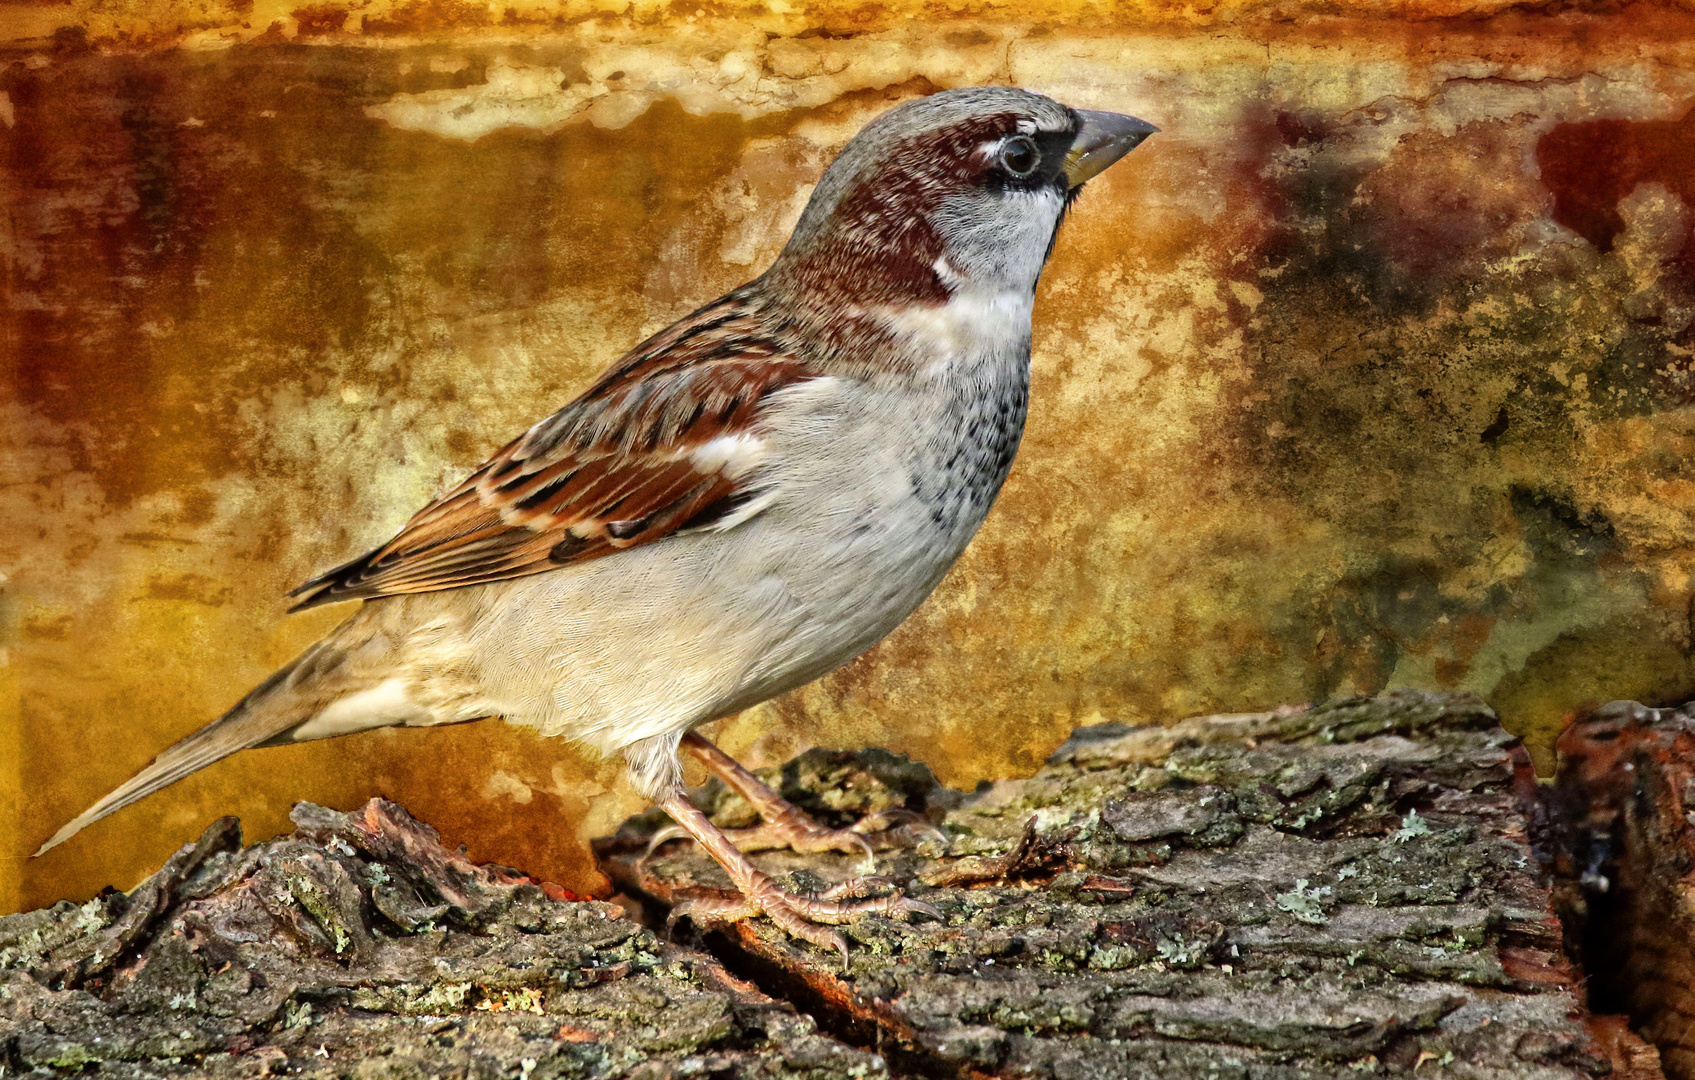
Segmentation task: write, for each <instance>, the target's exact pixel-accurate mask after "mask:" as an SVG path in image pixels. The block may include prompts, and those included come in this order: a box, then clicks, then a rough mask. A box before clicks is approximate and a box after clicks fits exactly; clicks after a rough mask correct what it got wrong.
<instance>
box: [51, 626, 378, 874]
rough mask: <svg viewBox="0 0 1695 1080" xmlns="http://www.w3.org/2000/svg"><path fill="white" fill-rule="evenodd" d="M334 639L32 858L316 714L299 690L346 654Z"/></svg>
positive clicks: (314, 698) (310, 697)
mask: <svg viewBox="0 0 1695 1080" xmlns="http://www.w3.org/2000/svg"><path fill="white" fill-rule="evenodd" d="M335 637H336V635H333V634H332V635H331V637H330V638H329V639H327V640H325V641H321V642H319V643H318V644H316V645H314V646H312V647H311V648H310V649H307V650H306V651H305V652H304V653H302V654H301V655H300V656H298V657H296V658H295V659H294V660H293V662H291V663H289V664H288V665H287V666H285V667H284V668H282V670H280V671H278V672H277V673H276V674H274V675H272V676H271V677H270V678H268V679H266V680H265V681H264V682H262V683H260V684H259V685H258V686H256V687H254V688H253V691H252V692H251V693H249V694H248V695H247V696H246V697H244V698H242V699H241V701H240V702H239V703H237V705H236V706H235V708H233V709H231V710H230V711H229V712H227V713H225V714H224V715H223V716H221V717H219V718H218V719H216V720H214V721H212V722H211V723H210V724H207V725H206V726H205V727H203V728H201V729H200V730H199V731H196V732H194V733H193V734H192V735H189V736H187V737H186V738H184V739H182V740H181V741H180V742H178V743H176V744H175V745H173V746H171V747H170V748H168V749H166V750H165V751H164V752H163V753H161V754H160V755H159V756H158V757H156V758H154V759H153V760H152V762H150V763H149V764H148V766H147V767H146V768H144V769H142V770H141V771H140V772H138V773H136V774H135V775H134V776H132V777H130V778H129V779H128V780H126V781H124V783H122V784H121V785H119V786H118V788H117V789H116V790H115V791H113V792H111V793H110V794H108V795H107V796H106V797H105V798H103V799H101V800H100V801H99V802H97V803H95V804H94V805H93V806H90V807H89V808H88V809H87V810H84V811H83V812H82V813H80V814H78V815H77V816H76V817H75V818H74V819H72V820H71V821H70V822H68V823H67V824H66V825H65V827H64V828H62V829H60V830H59V831H58V832H56V833H54V834H53V836H52V838H51V839H49V840H48V841H47V842H46V843H45V844H42V845H41V847H40V848H39V849H38V850H37V851H36V854H37V855H41V854H43V853H45V852H47V851H51V850H52V849H53V848H55V847H57V846H59V845H60V844H62V843H64V842H65V841H66V840H69V839H70V838H71V837H73V836H75V835H76V834H77V833H79V832H81V831H82V830H83V829H84V828H86V827H87V826H89V825H92V824H94V823H95V822H96V821H99V820H100V819H101V818H103V817H106V816H107V815H109V814H114V813H116V812H118V811H119V810H122V809H123V808H124V807H126V806H128V805H130V804H131V803H133V802H136V801H137V800H139V799H143V798H146V797H147V796H148V795H151V794H153V793H154V792H155V791H158V790H159V789H160V788H163V787H166V786H168V785H170V784H174V783H176V782H177V781H178V780H181V779H182V778H183V777H185V776H187V775H189V774H190V773H193V772H198V771H199V770H201V769H204V768H205V767H206V766H208V765H211V764H212V763H213V762H216V761H219V760H221V759H223V758H226V757H229V756H230V755H231V754H233V753H235V752H236V751H238V750H245V749H247V748H248V747H252V746H258V745H259V744H261V743H264V742H268V741H271V740H273V739H276V738H277V737H278V736H280V735H282V734H283V733H285V732H287V731H288V730H289V729H290V728H293V727H296V726H298V725H299V724H301V723H302V722H304V721H306V720H308V719H309V718H310V717H311V716H312V714H313V713H314V712H315V706H316V705H317V704H318V703H320V702H322V700H323V695H322V694H321V693H308V694H306V695H302V694H301V693H299V691H301V690H305V689H307V687H308V686H309V685H311V684H315V683H317V682H318V681H319V679H320V677H321V676H323V675H324V674H326V673H328V672H330V671H333V670H335V669H336V668H337V667H339V666H340V663H341V660H342V659H343V657H344V656H345V654H344V653H343V652H342V650H341V649H339V648H337V647H336V646H335V645H334V644H333V643H334V641H335ZM320 689H321V688H320ZM303 698H304V700H303Z"/></svg>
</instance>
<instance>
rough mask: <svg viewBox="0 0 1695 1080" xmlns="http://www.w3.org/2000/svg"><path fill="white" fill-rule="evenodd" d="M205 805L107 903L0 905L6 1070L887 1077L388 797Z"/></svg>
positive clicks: (733, 982)
mask: <svg viewBox="0 0 1695 1080" xmlns="http://www.w3.org/2000/svg"><path fill="white" fill-rule="evenodd" d="M293 817H294V821H295V823H296V824H297V826H298V829H297V831H296V832H295V833H294V834H293V835H291V836H286V837H282V838H279V839H276V840H271V841H266V842H264V843H260V844H255V845H253V846H251V847H248V848H245V849H244V848H242V846H241V842H240V839H241V838H240V830H239V828H238V827H237V826H236V824H235V821H234V819H231V818H223V819H221V820H219V821H218V822H216V823H214V824H213V825H212V826H211V827H210V828H208V829H207V830H206V832H205V834H204V835H203V836H202V837H201V838H200V840H199V841H198V842H197V843H195V844H191V845H185V846H184V847H183V848H182V849H181V850H180V851H179V852H178V853H177V854H176V855H175V856H173V857H172V859H171V860H170V861H169V862H168V863H167V864H166V865H165V866H164V867H163V868H162V869H161V870H160V871H159V872H158V873H157V874H155V875H153V876H152V877H151V878H149V879H148V880H147V881H146V882H144V883H143V884H141V885H140V886H138V887H137V888H136V889H135V890H133V891H132V892H130V893H129V894H127V895H125V894H123V893H117V892H107V893H105V894H102V895H101V896H99V897H96V898H95V899H93V900H90V901H89V902H87V903H85V904H82V905H74V904H71V903H68V902H66V903H59V904H56V905H54V906H53V907H50V908H44V909H40V910H37V911H31V912H27V913H25V914H21V915H13V916H8V917H6V918H4V919H0V1048H3V1051H0V1060H4V1061H5V1063H6V1066H5V1071H6V1073H7V1074H21V1075H43V1076H45V1075H63V1074H64V1073H65V1072H66V1071H76V1072H79V1073H82V1074H93V1075H98V1076H124V1077H152V1076H167V1075H168V1076H204V1077H236V1076H241V1077H251V1076H255V1075H302V1076H321V1077H330V1076H357V1077H361V1078H376V1077H384V1078H394V1080H400V1078H406V1077H420V1078H422V1077H438V1076H466V1077H493V1076H519V1077H522V1078H524V1080H548V1078H552V1077H571V1078H584V1080H586V1078H592V1077H610V1076H654V1077H657V1076H672V1075H711V1076H726V1077H750V1078H752V1077H758V1078H762V1080H763V1078H773V1080H774V1078H778V1077H785V1078H796V1080H799V1078H818V1080H822V1078H826V1077H830V1078H834V1077H848V1076H853V1077H875V1076H880V1075H885V1073H886V1070H885V1068H884V1066H883V1064H882V1062H881V1060H880V1059H879V1058H878V1057H877V1056H876V1055H874V1054H871V1053H867V1052H865V1051H861V1050H856V1049H854V1048H851V1047H848V1046H845V1045H843V1044H841V1043H840V1042H837V1041H836V1040H834V1039H831V1038H828V1037H826V1036H822V1035H819V1034H818V1033H817V1032H816V1031H815V1030H814V1024H813V1023H812V1021H811V1020H809V1019H807V1018H806V1017H803V1016H801V1015H799V1014H797V1013H796V1012H795V1011H794V1010H793V1009H792V1008H789V1007H787V1006H785V1005H783V1004H781V1003H778V1002H775V1001H773V1000H771V999H770V998H768V997H766V996H765V995H763V994H761V993H760V992H758V991H757V990H756V989H754V988H753V987H751V986H748V985H747V984H745V983H743V982H741V981H740V980H738V979H736V978H734V977H732V976H729V975H728V974H726V973H725V972H724V971H723V969H722V968H721V967H719V966H718V965H717V964H716V963H715V962H714V961H712V960H711V958H709V957H707V956H704V955H702V954H700V953H696V952H692V951H689V950H686V949H680V948H677V947H675V946H672V945H669V944H666V943H664V942H661V941H660V940H659V939H658V938H656V937H655V936H654V935H653V934H652V933H651V932H650V931H648V930H646V929H645V928H643V927H642V926H641V925H640V924H639V923H637V922H635V921H633V920H631V919H629V918H627V917H626V916H625V913H624V911H623V910H622V909H621V908H619V907H617V906H615V905H612V904H606V903H600V902H595V901H586V900H581V899H579V898H576V897H572V896H570V895H568V894H565V893H564V892H563V891H562V890H560V889H559V888H558V887H557V886H551V885H547V884H540V883H537V882H534V881H531V880H529V879H528V878H525V877H523V876H521V875H518V874H516V873H514V872H508V871H505V870H503V869H501V868H498V867H489V866H477V865H475V864H472V863H471V862H469V861H468V860H467V859H465V858H464V857H463V855H461V854H458V853H455V852H453V851H450V850H448V849H447V848H445V847H443V846H442V844H441V843H440V841H439V839H438V838H437V836H436V835H435V833H434V831H433V830H432V829H430V828H429V827H428V826H426V825H421V824H419V823H418V822H416V821H414V820H413V819H412V818H411V817H410V816H409V815H408V814H407V813H406V812H405V811H404V810H402V809H401V808H400V807H398V806H395V805H393V804H392V803H385V802H383V801H381V800H373V801H372V802H370V803H369V804H367V805H366V806H365V807H364V808H363V810H362V811H359V812H355V813H351V814H339V813H336V812H334V811H330V810H326V809H324V808H322V807H318V806H313V805H311V804H308V803H302V804H300V805H299V806H298V807H296V808H295V811H294V815H293Z"/></svg>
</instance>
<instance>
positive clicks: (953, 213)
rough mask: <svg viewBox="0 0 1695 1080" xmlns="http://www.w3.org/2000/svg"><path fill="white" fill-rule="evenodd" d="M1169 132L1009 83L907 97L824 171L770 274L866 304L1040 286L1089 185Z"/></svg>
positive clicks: (936, 300)
mask: <svg viewBox="0 0 1695 1080" xmlns="http://www.w3.org/2000/svg"><path fill="white" fill-rule="evenodd" d="M1158 130H1159V129H1158V128H1156V127H1154V126H1153V125H1152V124H1149V123H1147V122H1146V121H1143V120H1138V119H1136V118H1135V117H1133V116H1123V115H1120V114H1118V113H1109V112H1091V111H1088V110H1084V109H1072V108H1068V107H1067V106H1065V105H1061V104H1060V103H1059V102H1057V101H1054V100H1053V99H1051V98H1047V97H1043V96H1042V95H1040V94H1033V93H1030V92H1028V91H1025V90H1016V89H1013V88H1011V87H1004V86H989V87H973V88H970V89H963V90H948V91H944V92H942V93H939V94H934V95H931V96H930V97H926V98H920V99H919V100H917V101H912V102H908V103H907V104H905V105H901V106H900V107H898V108H895V109H892V110H890V111H889V112H887V113H884V114H883V115H882V116H879V117H878V118H877V119H875V120H873V121H872V122H871V123H870V124H868V125H866V127H865V128H864V130H862V131H861V132H860V133H859V134H858V135H856V136H854V138H853V140H852V141H851V142H849V143H848V145H847V147H846V148H845V149H843V150H842V152H841V154H840V155H839V156H838V157H837V158H836V160H835V161H834V162H833V163H832V164H831V165H830V167H829V169H827V170H826V171H825V173H824V176H823V178H822V179H820V180H819V182H818V187H817V189H816V190H815V191H814V192H813V195H812V201H811V202H810V203H808V204H807V207H806V211H805V213H803V214H802V215H801V218H800V221H799V223H798V224H797V225H796V226H795V231H794V235H793V236H792V237H790V239H789V242H788V245H787V246H786V247H785V248H784V249H783V253H782V255H781V256H780V257H779V258H778V260H777V262H776V263H775V264H774V265H773V266H772V268H771V271H770V273H768V274H767V275H766V277H767V281H768V282H769V283H771V284H780V285H786V286H788V287H790V288H797V287H798V288H799V289H802V290H804V291H805V292H806V293H807V294H808V295H812V296H817V295H824V296H829V297H832V298H834V299H839V300H841V301H845V302H848V303H853V304H887V303H900V302H914V301H916V302H921V303H923V302H928V303H943V302H946V300H947V299H948V298H949V297H950V296H951V295H952V294H953V293H954V292H955V291H957V290H958V289H959V288H962V287H980V288H988V289H1022V290H1034V288H1035V286H1036V278H1037V276H1038V275H1039V274H1040V273H1041V269H1042V264H1043V263H1044V262H1045V261H1046V260H1047V256H1048V252H1049V251H1050V250H1051V249H1052V246H1053V239H1054V234H1055V231H1056V230H1057V229H1058V228H1059V223H1060V220H1061V219H1062V218H1063V217H1064V216H1065V211H1066V209H1067V207H1069V206H1070V204H1071V201H1072V200H1073V199H1075V198H1076V196H1077V193H1078V192H1079V191H1080V190H1081V189H1082V186H1083V184H1084V183H1085V182H1086V181H1088V180H1089V179H1090V178H1092V177H1094V176H1096V175H1097V174H1099V173H1100V172H1101V170H1103V169H1105V168H1106V167H1107V166H1109V165H1111V164H1112V163H1113V162H1115V161H1117V160H1118V159H1119V158H1121V157H1123V156H1124V155H1125V154H1127V153H1129V152H1130V151H1131V150H1133V149H1135V148H1136V146H1137V145H1139V144H1140V143H1141V142H1142V140H1144V139H1146V138H1147V137H1148V136H1149V135H1151V134H1153V133H1154V132H1155V131H1158Z"/></svg>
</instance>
